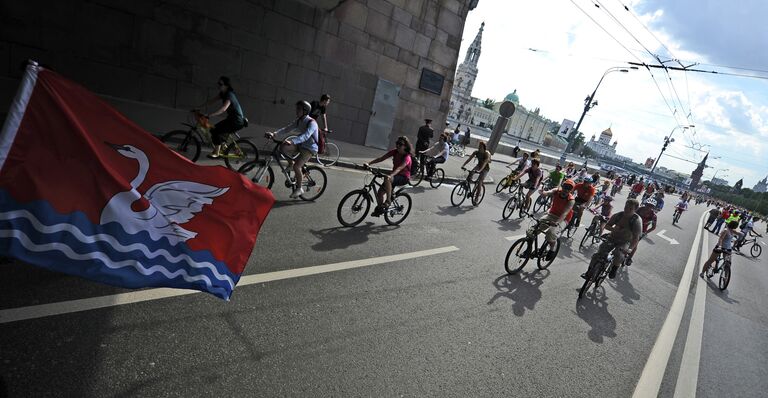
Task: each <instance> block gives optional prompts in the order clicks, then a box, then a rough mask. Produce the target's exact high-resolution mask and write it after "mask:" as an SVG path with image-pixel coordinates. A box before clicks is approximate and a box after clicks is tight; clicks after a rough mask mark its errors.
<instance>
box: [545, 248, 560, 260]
mask: <svg viewBox="0 0 768 398" xmlns="http://www.w3.org/2000/svg"><path fill="white" fill-rule="evenodd" d="M555 255H557V253H556V252H555V251H554V250H550V251H549V252H547V257H545V258H544V259H545V260H547V261H552V260H554V259H555Z"/></svg>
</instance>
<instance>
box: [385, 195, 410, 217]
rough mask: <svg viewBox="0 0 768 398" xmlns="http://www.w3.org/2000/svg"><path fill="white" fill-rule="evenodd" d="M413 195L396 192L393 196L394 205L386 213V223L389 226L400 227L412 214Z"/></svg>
mask: <svg viewBox="0 0 768 398" xmlns="http://www.w3.org/2000/svg"><path fill="white" fill-rule="evenodd" d="M411 204H412V202H411V195H408V194H407V193H405V192H396V193H395V194H394V195H393V196H392V204H391V205H390V206H389V208H388V209H387V211H386V212H384V221H386V222H387V224H389V225H398V224H400V223H401V222H403V221H405V219H406V218H408V214H410V213H411Z"/></svg>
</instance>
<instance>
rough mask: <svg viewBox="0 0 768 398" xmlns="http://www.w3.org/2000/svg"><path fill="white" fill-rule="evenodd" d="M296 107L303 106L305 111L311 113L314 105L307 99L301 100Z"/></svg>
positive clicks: (302, 108)
mask: <svg viewBox="0 0 768 398" xmlns="http://www.w3.org/2000/svg"><path fill="white" fill-rule="evenodd" d="M296 108H301V110H302V111H304V113H306V114H309V111H311V110H312V105H310V104H309V102H307V101H299V102H297V103H296Z"/></svg>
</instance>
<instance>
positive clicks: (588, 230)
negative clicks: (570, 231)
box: [574, 225, 592, 249]
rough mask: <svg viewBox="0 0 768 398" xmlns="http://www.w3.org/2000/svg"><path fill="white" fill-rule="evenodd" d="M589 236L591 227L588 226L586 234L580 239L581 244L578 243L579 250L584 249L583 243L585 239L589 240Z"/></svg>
mask: <svg viewBox="0 0 768 398" xmlns="http://www.w3.org/2000/svg"><path fill="white" fill-rule="evenodd" d="M575 228H576V227H574V229H575ZM590 236H592V225H590V226H589V227H588V228H587V232H586V233H585V234H584V237H583V238H581V243H579V249H583V248H584V243H586V242H587V238H589V237H590Z"/></svg>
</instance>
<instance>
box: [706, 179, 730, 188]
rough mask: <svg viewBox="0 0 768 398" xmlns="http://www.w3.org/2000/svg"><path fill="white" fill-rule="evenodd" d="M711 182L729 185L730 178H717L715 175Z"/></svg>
mask: <svg viewBox="0 0 768 398" xmlns="http://www.w3.org/2000/svg"><path fill="white" fill-rule="evenodd" d="M710 182H711V183H712V184H714V185H723V186H728V180H726V179H724V178H717V177H715V178H713V179H712V180H710Z"/></svg>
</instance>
